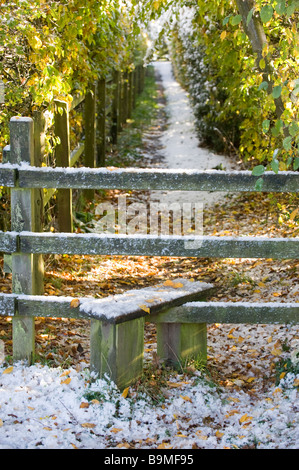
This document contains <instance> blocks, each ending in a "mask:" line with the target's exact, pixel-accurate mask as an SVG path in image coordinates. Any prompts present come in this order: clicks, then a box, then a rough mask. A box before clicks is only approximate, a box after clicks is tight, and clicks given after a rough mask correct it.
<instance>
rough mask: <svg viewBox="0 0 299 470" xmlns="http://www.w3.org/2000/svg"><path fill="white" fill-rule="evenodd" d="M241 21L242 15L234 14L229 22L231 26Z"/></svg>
mask: <svg viewBox="0 0 299 470" xmlns="http://www.w3.org/2000/svg"><path fill="white" fill-rule="evenodd" d="M241 21H242V16H241V15H236V16H233V17H232V19H231V24H232V25H233V26H237V25H238V24H240V23H241Z"/></svg>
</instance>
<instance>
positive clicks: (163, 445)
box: [157, 442, 172, 449]
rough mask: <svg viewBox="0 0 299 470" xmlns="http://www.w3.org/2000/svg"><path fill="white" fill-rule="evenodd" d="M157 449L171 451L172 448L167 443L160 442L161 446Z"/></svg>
mask: <svg viewBox="0 0 299 470" xmlns="http://www.w3.org/2000/svg"><path fill="white" fill-rule="evenodd" d="M157 449H172V446H171V445H170V444H168V443H167V442H162V444H159V445H158V446H157Z"/></svg>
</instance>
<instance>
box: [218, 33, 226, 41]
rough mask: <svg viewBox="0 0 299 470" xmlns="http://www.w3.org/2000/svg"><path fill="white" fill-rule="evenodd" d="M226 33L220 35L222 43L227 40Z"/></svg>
mask: <svg viewBox="0 0 299 470" xmlns="http://www.w3.org/2000/svg"><path fill="white" fill-rule="evenodd" d="M226 34H227V33H226V31H222V33H221V34H220V39H221V41H223V40H224V39H225V38H226Z"/></svg>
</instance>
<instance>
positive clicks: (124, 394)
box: [121, 387, 130, 398]
mask: <svg viewBox="0 0 299 470" xmlns="http://www.w3.org/2000/svg"><path fill="white" fill-rule="evenodd" d="M129 389H130V387H127V388H125V389H124V391H123V393H122V394H121V396H122V397H124V398H127V396H128V392H129Z"/></svg>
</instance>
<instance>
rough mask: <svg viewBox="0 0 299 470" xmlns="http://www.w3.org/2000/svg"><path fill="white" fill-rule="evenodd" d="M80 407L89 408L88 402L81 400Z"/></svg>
mask: <svg viewBox="0 0 299 470" xmlns="http://www.w3.org/2000/svg"><path fill="white" fill-rule="evenodd" d="M80 408H89V403H87V402H86V401H82V403H81V404H80Z"/></svg>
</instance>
